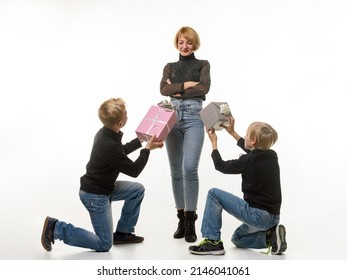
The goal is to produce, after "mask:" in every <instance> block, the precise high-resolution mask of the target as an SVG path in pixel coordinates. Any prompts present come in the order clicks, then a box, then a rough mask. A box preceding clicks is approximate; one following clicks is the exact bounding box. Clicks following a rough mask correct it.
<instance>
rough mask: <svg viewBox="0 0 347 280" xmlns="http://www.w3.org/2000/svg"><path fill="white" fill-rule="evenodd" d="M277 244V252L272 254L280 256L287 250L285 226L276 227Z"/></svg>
mask: <svg viewBox="0 0 347 280" xmlns="http://www.w3.org/2000/svg"><path fill="white" fill-rule="evenodd" d="M276 237H277V240H276V243H277V244H279V245H280V246H278V248H277V251H275V252H271V254H273V255H280V254H282V253H283V252H285V251H286V250H287V242H286V229H285V227H284V226H283V225H279V226H278V227H276Z"/></svg>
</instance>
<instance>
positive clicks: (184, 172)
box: [165, 99, 205, 211]
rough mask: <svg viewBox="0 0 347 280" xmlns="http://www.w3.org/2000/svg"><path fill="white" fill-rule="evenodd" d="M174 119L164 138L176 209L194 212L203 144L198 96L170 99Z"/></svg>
mask: <svg viewBox="0 0 347 280" xmlns="http://www.w3.org/2000/svg"><path fill="white" fill-rule="evenodd" d="M171 102H172V103H173V105H175V106H176V116H177V122H176V124H175V126H174V127H173V128H172V130H171V132H170V134H169V136H168V137H167V139H166V141H165V146H166V150H167V153H168V158H169V164H170V170H171V183H172V190H173V195H174V199H175V204H176V205H175V206H176V208H177V209H185V210H186V211H195V210H196V208H197V203H198V195H199V176H198V167H199V161H200V155H201V151H202V147H203V143H204V137H205V131H204V124H203V122H202V120H201V117H200V114H199V112H200V111H201V109H202V103H203V101H202V100H201V99H188V100H181V99H172V100H171Z"/></svg>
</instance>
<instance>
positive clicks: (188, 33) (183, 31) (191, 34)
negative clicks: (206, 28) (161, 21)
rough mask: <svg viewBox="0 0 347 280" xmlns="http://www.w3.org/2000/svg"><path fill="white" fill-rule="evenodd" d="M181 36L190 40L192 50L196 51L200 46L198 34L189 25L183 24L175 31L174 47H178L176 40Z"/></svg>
mask: <svg viewBox="0 0 347 280" xmlns="http://www.w3.org/2000/svg"><path fill="white" fill-rule="evenodd" d="M181 36H183V37H184V38H186V39H187V40H188V41H191V42H192V44H193V50H194V51H197V50H198V49H199V48H200V37H199V34H198V33H197V32H196V31H195V30H194V29H193V28H191V27H189V26H183V27H181V28H180V29H179V30H178V31H177V33H176V36H175V39H174V45H175V47H176V49H177V47H178V40H179V39H180V37H181Z"/></svg>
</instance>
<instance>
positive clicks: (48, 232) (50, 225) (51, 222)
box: [41, 216, 58, 251]
mask: <svg viewBox="0 0 347 280" xmlns="http://www.w3.org/2000/svg"><path fill="white" fill-rule="evenodd" d="M57 221H58V220H57V219H54V218H51V217H48V216H47V217H46V220H45V223H44V225H43V230H42V234H41V244H42V246H43V248H45V250H47V251H51V250H52V244H54V228H55V223H56V222H57Z"/></svg>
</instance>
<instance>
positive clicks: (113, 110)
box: [98, 98, 126, 128]
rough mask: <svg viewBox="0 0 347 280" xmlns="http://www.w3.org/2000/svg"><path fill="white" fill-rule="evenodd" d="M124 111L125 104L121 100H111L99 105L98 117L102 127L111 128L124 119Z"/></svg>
mask: <svg viewBox="0 0 347 280" xmlns="http://www.w3.org/2000/svg"><path fill="white" fill-rule="evenodd" d="M125 111H126V108H125V103H124V101H123V99H122V98H111V99H109V100H106V101H105V102H103V103H102V104H101V106H100V108H99V111H98V115H99V119H100V121H101V122H102V123H103V124H104V126H106V127H108V128H112V127H113V126H114V125H115V124H116V123H118V122H119V121H121V120H122V119H123V118H124V113H125Z"/></svg>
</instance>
